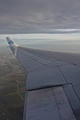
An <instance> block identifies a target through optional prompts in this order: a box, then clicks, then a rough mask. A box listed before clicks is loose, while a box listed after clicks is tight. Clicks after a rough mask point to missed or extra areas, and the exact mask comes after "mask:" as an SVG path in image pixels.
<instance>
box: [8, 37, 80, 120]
mask: <svg viewBox="0 0 80 120" xmlns="http://www.w3.org/2000/svg"><path fill="white" fill-rule="evenodd" d="M7 41H8V44H9V46H10V48H11V50H12V52H13V54H14V55H15V56H16V58H17V59H18V60H19V62H20V63H21V64H22V66H23V67H24V68H25V70H26V71H27V73H28V76H27V82H26V90H27V91H26V94H25V104H24V117H23V120H37V119H38V120H39V119H46V120H49V119H50V120H52V119H53V118H54V119H56V120H62V119H65V120H66V119H67V120H70V119H71V120H76V118H77V120H80V67H78V66H77V65H75V64H71V63H70V62H71V59H70V54H66V56H67V57H69V59H70V62H69V61H68V60H69V59H68V58H67V59H68V60H67V62H63V61H62V59H61V61H60V60H57V58H56V59H54V58H55V57H54V56H55V53H54V52H52V53H51V52H50V54H49V52H48V54H46V53H47V52H46V51H39V50H33V49H28V48H23V47H20V46H18V45H16V43H14V42H13V40H12V39H10V38H8V37H7ZM43 53H44V54H43ZM51 54H52V55H51ZM56 54H58V53H57V52H56ZM59 54H60V53H59ZM59 54H58V55H59ZM62 54H63V53H62ZM74 57H75V56H74ZM78 57H79V56H78ZM58 58H59V56H58ZM63 60H64V59H63ZM69 90H70V92H69ZM67 98H68V99H67ZM73 99H74V100H73ZM68 100H69V101H68ZM76 102H77V103H76ZM69 103H70V104H69ZM75 103H76V104H75ZM54 106H55V107H54ZM64 107H66V109H64ZM36 112H37V113H38V114H36ZM74 113H75V115H74ZM50 116H51V117H50ZM67 116H68V117H67ZM75 116H76V118H75Z"/></svg>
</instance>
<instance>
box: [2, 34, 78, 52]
mask: <svg viewBox="0 0 80 120" xmlns="http://www.w3.org/2000/svg"><path fill="white" fill-rule="evenodd" d="M6 36H10V37H11V38H12V39H13V40H14V41H15V42H16V43H17V44H19V45H20V46H24V47H28V48H35V49H42V50H50V51H62V52H71V53H73V52H74V53H80V33H73V34H7V35H0V52H1V51H6V52H10V53H11V50H10V48H9V47H7V46H8V43H7V41H6Z"/></svg>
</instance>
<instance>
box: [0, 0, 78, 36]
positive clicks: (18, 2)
mask: <svg viewBox="0 0 80 120" xmlns="http://www.w3.org/2000/svg"><path fill="white" fill-rule="evenodd" d="M30 33H52V34H54V33H80V0H0V34H30Z"/></svg>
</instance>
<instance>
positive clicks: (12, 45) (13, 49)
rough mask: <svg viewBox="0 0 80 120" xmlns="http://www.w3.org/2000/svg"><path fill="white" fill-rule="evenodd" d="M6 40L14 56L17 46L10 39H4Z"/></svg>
mask: <svg viewBox="0 0 80 120" xmlns="http://www.w3.org/2000/svg"><path fill="white" fill-rule="evenodd" d="M6 39H7V42H8V44H9V47H10V48H11V50H12V52H13V54H14V55H16V52H17V47H18V46H19V45H17V44H16V43H15V42H14V41H13V40H12V39H11V38H10V37H6Z"/></svg>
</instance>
